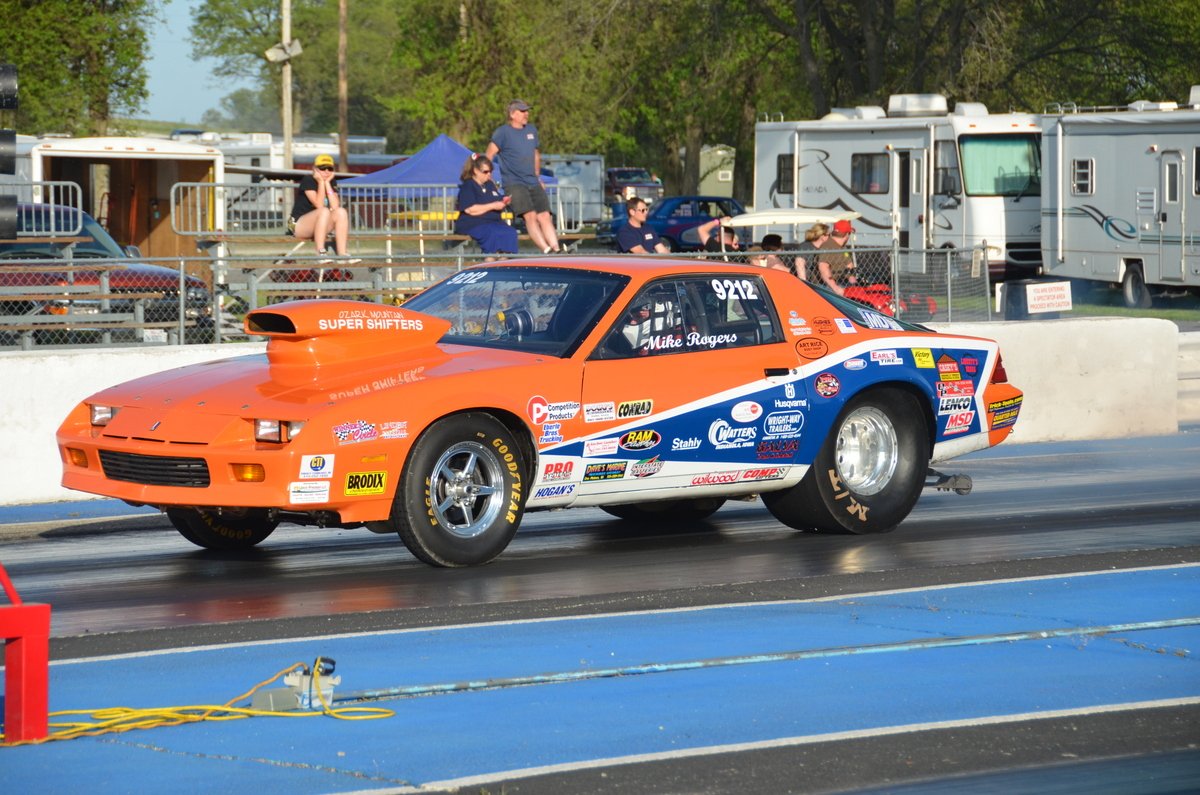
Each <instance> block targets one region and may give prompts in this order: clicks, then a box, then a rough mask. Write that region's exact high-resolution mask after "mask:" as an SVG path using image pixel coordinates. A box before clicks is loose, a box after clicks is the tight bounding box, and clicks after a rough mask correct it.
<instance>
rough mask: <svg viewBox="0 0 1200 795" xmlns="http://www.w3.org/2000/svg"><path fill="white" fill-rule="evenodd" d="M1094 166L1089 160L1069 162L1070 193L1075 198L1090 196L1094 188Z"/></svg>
mask: <svg viewBox="0 0 1200 795" xmlns="http://www.w3.org/2000/svg"><path fill="white" fill-rule="evenodd" d="M1095 170H1096V165H1095V163H1093V162H1092V161H1091V160H1072V161H1071V193H1072V194H1073V195H1075V196H1091V195H1092V193H1094V192H1095V190H1096V188H1095V185H1094V184H1093V180H1092V177H1093V174H1094V173H1095Z"/></svg>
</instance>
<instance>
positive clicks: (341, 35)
mask: <svg viewBox="0 0 1200 795" xmlns="http://www.w3.org/2000/svg"><path fill="white" fill-rule="evenodd" d="M346 3H347V0H338V168H339V169H341V170H342V171H349V170H350V151H349V139H350V119H349V116H350V96H349V94H350V89H349V87H348V83H347V79H346Z"/></svg>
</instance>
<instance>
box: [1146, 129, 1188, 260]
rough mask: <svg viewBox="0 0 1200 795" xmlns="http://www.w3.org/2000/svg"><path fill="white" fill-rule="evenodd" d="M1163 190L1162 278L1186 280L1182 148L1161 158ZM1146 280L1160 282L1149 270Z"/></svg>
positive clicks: (1160, 222) (1160, 216) (1160, 213)
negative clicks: (1151, 275) (1152, 276)
mask: <svg viewBox="0 0 1200 795" xmlns="http://www.w3.org/2000/svg"><path fill="white" fill-rule="evenodd" d="M1159 170H1160V174H1161V176H1160V180H1161V184H1160V193H1159V195H1160V196H1162V205H1161V206H1160V207H1159V208H1158V263H1159V264H1158V267H1159V273H1160V276H1161V278H1162V279H1164V280H1168V279H1169V280H1170V281H1176V280H1178V281H1183V280H1184V278H1186V276H1187V272H1186V270H1185V268H1184V263H1183V230H1184V221H1185V220H1186V219H1185V218H1184V207H1185V206H1186V205H1185V203H1184V201H1183V189H1184V186H1183V176H1184V171H1183V154H1182V153H1181V152H1180V151H1179V150H1178V149H1168V150H1166V151H1164V152H1163V153H1162V155H1161V156H1160V158H1159ZM1144 275H1145V276H1146V281H1148V282H1151V281H1156V280H1154V279H1152V278H1151V277H1150V274H1149V273H1146V274H1144Z"/></svg>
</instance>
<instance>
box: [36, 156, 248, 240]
mask: <svg viewBox="0 0 1200 795" xmlns="http://www.w3.org/2000/svg"><path fill="white" fill-rule="evenodd" d="M22 154H24V153H22ZM27 158H28V160H27V163H25V164H22V167H21V168H19V170H21V172H22V173H27V174H28V180H29V181H30V182H31V183H33V184H34V185H35V186H36V185H37V184H38V183H44V182H73V183H75V184H76V185H78V186H79V187H80V188H81V189H82V196H81V204H82V205H83V206H82V207H80V209H82V210H84V211H85V212H87V213H89V214H90V215H91V216H93V217H94V218H96V220H98V221H99V222H100V223H101V225H102V226H104V228H105V229H107V230H108V232H109V234H111V235H112V237H113V238H114V239H115V240H116V241H117V242H118V243H120V244H121V245H122V246H128V245H133V246H137V247H138V249H139V250H140V251H141V253H142V254H143V255H144V256H147V257H193V256H195V254H196V241H195V238H193V237H191V236H188V235H179V234H176V232H175V230H174V228H173V227H172V224H171V188H172V186H173V185H175V184H176V183H179V182H188V183H198V182H212V183H221V182H223V181H224V179H225V158H224V156H223V155H222V154H221V151H220V150H219V149H216V148H214V147H211V146H204V145H200V144H192V143H181V142H178V141H170V140H167V139H163V138H45V139H40V140H38V141H37V142H36V143H33V144H32V145H31V146H29V148H28V152H27ZM26 168H27V171H25V170H24V169H26ZM35 200H39V201H44V200H49V199H48V198H44V197H35ZM214 212H216V213H221V212H222V208H214ZM217 222H218V223H223V220H222V219H221V218H217Z"/></svg>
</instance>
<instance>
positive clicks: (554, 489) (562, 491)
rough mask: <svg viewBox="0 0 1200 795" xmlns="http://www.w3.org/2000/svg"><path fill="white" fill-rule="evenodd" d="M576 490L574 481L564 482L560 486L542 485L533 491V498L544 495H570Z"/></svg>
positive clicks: (539, 497)
mask: <svg viewBox="0 0 1200 795" xmlns="http://www.w3.org/2000/svg"><path fill="white" fill-rule="evenodd" d="M574 491H575V484H574V483H564V484H562V485H560V486H540V487H539V488H538V489H537V490H535V491H534V492H533V498H534V499H535V500H538V499H542V498H544V497H569V496H571V494H572V493H573V492H574Z"/></svg>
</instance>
